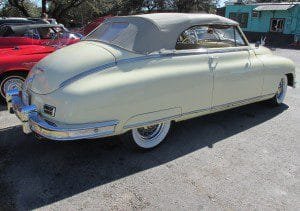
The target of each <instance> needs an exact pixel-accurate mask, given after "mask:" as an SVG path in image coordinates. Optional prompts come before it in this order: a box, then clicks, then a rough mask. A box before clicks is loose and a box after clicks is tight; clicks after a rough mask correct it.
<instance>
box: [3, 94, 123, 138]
mask: <svg viewBox="0 0 300 211" xmlns="http://www.w3.org/2000/svg"><path fill="white" fill-rule="evenodd" d="M21 96H22V92H21V91H19V90H12V91H9V92H7V94H6V101H7V108H8V111H9V112H10V113H15V114H16V116H17V117H18V118H19V119H20V120H21V122H22V126H23V132H24V133H26V134H29V133H31V132H34V133H37V134H38V135H40V136H42V137H45V138H47V139H51V140H58V141H68V140H78V139H93V138H100V137H106V136H113V135H114V133H115V127H116V125H117V124H118V121H107V122H100V123H89V124H64V125H63V126H58V125H56V124H54V123H53V124H50V123H49V122H47V121H45V120H44V119H43V117H42V116H41V115H40V114H39V113H38V110H37V107H36V106H35V105H29V106H26V105H24V104H23V102H22V98H21Z"/></svg>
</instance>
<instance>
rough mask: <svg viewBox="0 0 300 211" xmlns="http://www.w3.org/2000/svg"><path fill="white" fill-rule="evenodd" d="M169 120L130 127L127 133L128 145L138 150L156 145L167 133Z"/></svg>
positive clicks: (169, 125) (169, 124)
mask: <svg viewBox="0 0 300 211" xmlns="http://www.w3.org/2000/svg"><path fill="white" fill-rule="evenodd" d="M170 127H171V122H163V123H159V124H155V125H151V126H145V127H141V128H136V129H132V130H131V132H130V134H129V141H130V145H131V146H132V147H133V148H135V149H139V150H149V149H152V148H154V147H156V146H158V145H159V144H160V143H161V142H162V141H163V140H164V139H165V138H166V136H167V135H168V132H169V130H170Z"/></svg>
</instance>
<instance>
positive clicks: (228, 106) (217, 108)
mask: <svg viewBox="0 0 300 211" xmlns="http://www.w3.org/2000/svg"><path fill="white" fill-rule="evenodd" d="M274 95H275V93H272V94H267V95H262V96H258V97H253V98H249V99H245V100H239V101H235V102H232V103H226V104H223V105H218V106H214V107H211V108H205V109H199V110H194V111H190V112H186V113H183V114H182V115H175V116H170V117H167V118H162V119H158V120H154V121H147V122H140V123H136V124H131V125H126V126H124V129H133V128H139V127H145V126H149V125H154V124H158V123H162V122H164V121H172V120H175V119H177V118H182V117H184V116H187V115H192V114H199V115H201V113H205V112H210V113H214V112H218V111H221V110H228V109H231V108H235V107H238V106H242V105H247V104H250V103H255V102H259V101H260V100H264V99H268V98H272V97H273V96H274Z"/></svg>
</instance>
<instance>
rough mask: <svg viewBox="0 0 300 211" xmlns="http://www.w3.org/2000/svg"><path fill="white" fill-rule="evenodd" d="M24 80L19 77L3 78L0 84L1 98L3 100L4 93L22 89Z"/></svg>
mask: <svg viewBox="0 0 300 211" xmlns="http://www.w3.org/2000/svg"><path fill="white" fill-rule="evenodd" d="M24 81H25V79H24V78H23V77H21V76H17V75H12V76H9V77H7V78H5V79H4V80H3V81H2V82H1V84H0V89H1V90H0V91H1V96H2V97H4V98H5V95H6V92H7V91H10V90H13V89H19V90H21V89H22V86H23V83H24Z"/></svg>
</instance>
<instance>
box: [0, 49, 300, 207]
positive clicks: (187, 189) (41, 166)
mask: <svg viewBox="0 0 300 211" xmlns="http://www.w3.org/2000/svg"><path fill="white" fill-rule="evenodd" d="M274 53H275V54H279V55H284V56H286V57H290V58H291V59H293V60H294V61H295V62H296V65H297V72H298V75H299V73H300V51H297V50H285V49H277V50H276V51H274ZM299 78H300V77H298V79H297V80H298V81H299ZM298 85H299V82H298ZM0 120H1V121H0V210H1V209H3V210H6V209H17V210H28V209H36V208H39V209H45V210H65V209H66V208H67V209H68V210H72V209H116V210H126V209H151V210H153V209H160V210H162V209H167V210H172V209H178V208H179V209H184V210H188V209H192V210H196V209H197V210H198V209H236V210H240V209H257V210H273V209H279V210H300V200H299V198H300V177H299V176H300V169H299V164H300V145H299V136H300V127H299V125H300V89H299V88H297V89H289V90H288V95H287V98H286V104H285V105H282V106H281V107H277V108H272V107H269V105H267V104H266V103H256V104H252V105H248V106H244V107H241V108H237V109H233V110H230V111H225V112H221V113H217V114H213V115H209V116H205V117H201V118H197V119H192V120H188V121H185V122H182V123H179V124H176V125H175V127H174V129H173V131H172V133H171V135H170V136H169V137H168V139H167V140H166V141H165V143H164V144H162V145H161V146H160V147H158V148H157V149H155V150H153V151H150V152H146V153H137V152H132V151H130V150H128V149H126V147H125V146H124V144H123V143H121V142H120V141H119V139H117V138H113V139H102V140H97V141H79V142H70V143H55V142H37V141H35V140H34V138H33V137H32V136H26V135H24V134H22V131H21V127H20V126H19V122H18V121H17V120H16V118H15V117H14V116H12V115H9V114H8V113H7V112H6V111H5V107H4V106H0Z"/></svg>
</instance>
